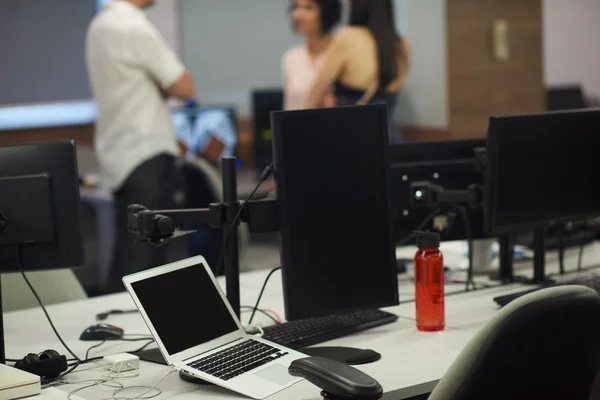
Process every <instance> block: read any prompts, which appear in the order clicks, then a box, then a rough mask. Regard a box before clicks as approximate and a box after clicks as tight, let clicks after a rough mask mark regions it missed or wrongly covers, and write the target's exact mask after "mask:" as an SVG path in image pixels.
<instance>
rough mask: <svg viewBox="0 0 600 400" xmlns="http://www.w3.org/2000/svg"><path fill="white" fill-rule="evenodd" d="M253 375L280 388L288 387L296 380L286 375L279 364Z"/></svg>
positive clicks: (284, 369) (285, 370)
mask: <svg viewBox="0 0 600 400" xmlns="http://www.w3.org/2000/svg"><path fill="white" fill-rule="evenodd" d="M254 375H257V376H260V377H261V378H263V379H266V380H268V381H269V382H272V383H274V384H276V385H280V386H285V385H288V384H290V383H291V382H293V381H294V380H295V379H296V378H294V377H293V376H291V375H290V374H289V373H288V370H287V368H286V367H284V366H283V365H280V364H275V365H272V366H270V367H268V368H265V369H263V370H262V371H258V372H257V373H255V374H254Z"/></svg>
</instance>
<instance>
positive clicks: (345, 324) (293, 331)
mask: <svg viewBox="0 0 600 400" xmlns="http://www.w3.org/2000/svg"><path fill="white" fill-rule="evenodd" d="M397 319H398V316H397V315H394V314H390V313H388V312H385V311H380V310H368V311H359V312H354V313H349V314H338V315H331V316H327V317H320V318H310V319H303V320H298V321H291V322H286V323H284V324H280V325H273V326H268V327H266V328H264V331H265V334H264V336H263V338H265V339H267V340H270V341H272V342H275V343H278V344H280V345H282V346H285V347H289V348H291V349H300V348H302V347H307V346H312V345H315V344H319V343H323V342H327V341H329V340H332V339H336V338H339V337H342V336H347V335H349V334H351V333H355V332H360V331H365V330H367V329H371V328H375V327H377V326H381V325H385V324H390V323H392V322H395V321H396V320H397Z"/></svg>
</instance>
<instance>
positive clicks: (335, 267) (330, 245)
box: [272, 106, 398, 320]
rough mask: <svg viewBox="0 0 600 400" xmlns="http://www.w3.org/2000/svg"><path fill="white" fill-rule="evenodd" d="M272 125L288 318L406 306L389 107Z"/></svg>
mask: <svg viewBox="0 0 600 400" xmlns="http://www.w3.org/2000/svg"><path fill="white" fill-rule="evenodd" d="M272 120H273V122H272V125H273V140H274V149H275V169H276V177H277V199H278V203H279V204H280V208H281V217H282V221H281V226H282V229H281V232H282V266H283V279H284V296H285V306H286V316H287V318H288V319H290V320H292V319H300V318H306V317H313V316H320V315H328V314H333V313H336V312H343V311H349V310H358V309H369V308H378V307H380V306H386V305H394V304H397V303H398V283H397V274H396V265H395V255H394V244H393V240H392V218H391V215H392V214H391V210H390V204H389V203H390V202H389V199H388V196H389V191H388V184H389V182H388V178H387V167H386V157H387V155H386V152H385V150H386V148H387V130H388V125H387V110H386V108H385V106H365V107H347V108H332V109H324V110H310V111H288V112H278V113H273V114H272Z"/></svg>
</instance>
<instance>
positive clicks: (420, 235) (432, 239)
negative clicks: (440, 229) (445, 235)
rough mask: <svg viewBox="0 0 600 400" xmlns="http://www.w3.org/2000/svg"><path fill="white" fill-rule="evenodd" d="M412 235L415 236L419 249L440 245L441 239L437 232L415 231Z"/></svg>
mask: <svg viewBox="0 0 600 400" xmlns="http://www.w3.org/2000/svg"><path fill="white" fill-rule="evenodd" d="M414 235H415V236H416V237H417V247H419V248H421V249H423V248H434V247H440V241H441V239H440V234H439V233H437V232H415V233H414Z"/></svg>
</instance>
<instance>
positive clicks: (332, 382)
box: [289, 357, 383, 400]
mask: <svg viewBox="0 0 600 400" xmlns="http://www.w3.org/2000/svg"><path fill="white" fill-rule="evenodd" d="M289 373H290V375H292V376H295V377H300V378H304V379H306V380H307V381H309V382H310V383H312V384H313V385H315V386H317V387H319V388H321V389H323V392H324V393H325V394H326V395H327V396H328V397H329V398H332V399H340V400H342V399H344V400H345V399H353V400H377V399H380V398H381V396H383V388H382V387H381V385H380V384H379V382H377V381H376V380H375V379H373V378H371V377H370V376H369V375H367V374H365V373H364V372H362V371H359V370H357V369H356V368H353V367H351V366H349V365H346V364H344V363H341V362H339V361H334V360H329V359H327V358H322V357H309V358H303V359H300V360H296V361H294V362H293V363H292V364H291V365H290V368H289Z"/></svg>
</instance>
